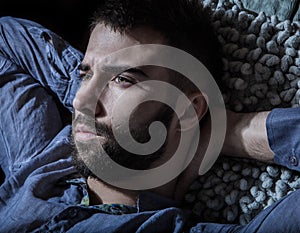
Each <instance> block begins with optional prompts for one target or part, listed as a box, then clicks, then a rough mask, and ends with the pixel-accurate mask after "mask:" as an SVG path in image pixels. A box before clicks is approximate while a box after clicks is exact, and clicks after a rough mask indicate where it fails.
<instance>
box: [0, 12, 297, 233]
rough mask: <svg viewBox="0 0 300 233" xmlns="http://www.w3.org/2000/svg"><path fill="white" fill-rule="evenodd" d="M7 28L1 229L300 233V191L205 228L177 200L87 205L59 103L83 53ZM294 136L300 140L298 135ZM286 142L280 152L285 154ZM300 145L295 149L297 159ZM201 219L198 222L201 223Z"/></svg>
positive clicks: (10, 24)
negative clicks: (243, 218)
mask: <svg viewBox="0 0 300 233" xmlns="http://www.w3.org/2000/svg"><path fill="white" fill-rule="evenodd" d="M0 28H1V30H0V58H1V59H0V64H1V65H0V68H1V69H0V70H1V75H0V89H1V92H0V93H1V98H0V101H1V104H0V114H1V115H0V119H1V120H0V133H1V134H0V147H1V151H0V153H1V154H0V159H1V168H2V169H3V170H4V171H5V174H6V179H5V182H4V184H3V185H2V186H1V187H0V232H3V233H4V232H105V233H107V232H130V233H132V232H189V231H190V232H233V231H236V232H254V231H255V232H273V231H271V229H274V227H275V229H276V230H278V232H296V230H299V229H300V226H299V224H300V223H299V221H298V218H297V216H299V214H300V209H295V208H293V207H294V206H295V205H296V206H297V204H298V203H299V204H300V198H299V197H300V196H299V192H298V191H296V192H294V193H292V194H291V195H289V196H287V197H286V198H284V199H282V200H281V201H279V202H277V203H276V204H274V205H272V206H271V207H269V208H268V209H266V210H265V211H263V212H262V213H261V214H260V215H258V216H257V217H256V218H255V219H254V220H253V221H252V222H250V223H249V224H248V225H246V226H238V225H229V224H228V225H224V224H214V223H200V219H194V218H193V216H192V215H191V212H190V211H188V210H184V209H181V208H178V207H179V206H178V203H176V202H174V201H172V200H170V199H166V198H163V197H161V196H158V195H155V194H153V193H148V192H141V193H140V195H139V198H138V202H137V212H136V213H130V214H121V215H114V214H109V213H107V211H106V210H101V209H99V208H94V207H93V206H88V205H80V204H81V203H82V198H83V197H84V195H85V194H86V192H85V191H83V189H84V188H85V186H80V185H79V186H78V185H77V184H74V183H73V184H72V182H71V183H70V182H69V183H68V182H66V181H67V180H69V181H70V178H71V177H72V176H73V175H74V174H76V171H75V169H74V167H73V166H72V163H71V153H72V147H71V145H70V140H69V137H70V132H71V127H70V125H69V124H67V125H64V124H63V122H62V120H61V113H60V111H59V109H58V108H57V107H56V106H57V104H58V103H59V102H62V104H63V105H64V106H65V107H66V108H68V109H69V110H71V103H72V98H73V97H74V95H75V93H76V91H77V89H78V86H79V79H78V72H77V70H76V67H77V66H78V64H79V62H80V60H81V59H82V54H80V53H79V52H78V51H76V50H75V49H73V48H72V47H70V46H69V45H68V44H67V43H66V42H64V41H63V40H61V39H60V38H59V37H57V36H56V35H55V34H53V33H51V32H49V31H48V30H46V29H44V28H42V27H41V26H40V25H37V24H35V23H33V22H30V21H25V20H21V19H14V18H9V17H7V18H2V19H0ZM62 55H63V56H62ZM298 115H299V114H295V115H294V117H296V118H297V117H298ZM294 120H295V121H294ZM270 122H271V121H270ZM273 122H277V121H273ZM293 122H297V119H290V120H289V121H288V122H287V124H291V125H293ZM268 127H269V128H272V130H273V131H275V133H276V124H273V123H272V122H271V123H270V125H269V126H268ZM277 133H278V132H277ZM294 133H295V134H296V135H299V132H297V131H295V132H294ZM275 135H276V134H275ZM296 135H289V134H286V137H287V138H288V140H291V141H294V142H296V141H297V138H296ZM293 136H294V137H293ZM281 144H282V143H278V145H275V147H276V148H277V149H278V148H280V147H281ZM298 146H299V145H298ZM298 146H297V144H295V147H294V149H295V154H297V155H299V148H298ZM275 147H274V148H273V149H274V150H277V149H276V148H275ZM283 156H285V155H284V154H283ZM282 161H283V162H284V161H285V160H284V159H283V160H282ZM282 165H287V164H282ZM75 183H76V182H75ZM282 216H286V222H284V221H279V220H281V219H282ZM195 220H197V221H198V222H199V223H198V224H197V225H196V223H195Z"/></svg>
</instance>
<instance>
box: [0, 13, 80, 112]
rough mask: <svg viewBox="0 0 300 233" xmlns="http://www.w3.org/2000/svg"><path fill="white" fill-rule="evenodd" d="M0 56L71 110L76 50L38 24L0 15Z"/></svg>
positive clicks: (75, 86) (76, 75)
mask: <svg viewBox="0 0 300 233" xmlns="http://www.w3.org/2000/svg"><path fill="white" fill-rule="evenodd" d="M0 55H1V56H2V57H3V58H5V59H6V60H9V61H10V62H11V63H13V64H14V65H16V66H18V67H19V68H20V69H21V70H22V71H23V72H24V73H26V74H28V75H30V76H31V77H32V78H34V79H35V80H37V81H38V82H39V83H40V84H41V85H42V86H43V87H45V88H46V89H47V90H48V91H49V92H51V93H52V94H53V95H54V96H56V97H57V98H58V100H59V102H60V103H62V104H63V106H64V107H66V108H67V109H69V110H70V111H71V112H72V111H73V107H72V102H73V98H74V97H75V94H76V92H77V90H78V88H79V86H80V78H79V72H78V69H77V68H78V65H79V64H80V62H81V60H82V58H83V54H82V53H81V52H80V51H78V50H77V49H75V48H74V47H72V46H70V44H69V43H67V42H66V41H64V40H63V39H62V38H61V37H59V36H58V35H57V34H55V33H54V32H52V31H51V30H48V29H46V28H44V27H43V26H42V25H40V24H38V23H35V22H33V21H30V20H26V19H20V18H14V17H9V16H6V17H2V18H0ZM1 76H3V74H1Z"/></svg>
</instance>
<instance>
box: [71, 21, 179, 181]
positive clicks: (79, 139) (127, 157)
mask: <svg viewBox="0 0 300 233" xmlns="http://www.w3.org/2000/svg"><path fill="white" fill-rule="evenodd" d="M165 43H166V41H165V39H164V37H163V36H162V35H161V34H159V33H158V32H156V31H154V30H151V29H148V28H138V29H135V30H132V31H130V32H128V33H124V34H120V33H119V32H114V31H113V30H111V28H109V27H105V26H104V25H102V24H98V25H97V26H96V27H95V29H94V30H93V32H92V34H91V37H90V41H89V44H88V48H87V51H86V54H85V57H84V60H83V62H82V64H83V67H84V69H83V70H81V74H82V75H83V76H86V77H88V78H84V79H83V81H82V86H81V88H80V89H79V91H78V93H77V95H76V97H75V99H74V102H73V105H74V108H75V115H74V121H73V137H74V142H75V146H76V149H77V152H79V153H80V154H83V155H84V157H85V158H84V161H90V162H91V163H92V161H93V159H94V158H95V156H98V157H99V156H101V155H99V151H98V150H96V149H95V148H96V147H97V146H96V145H99V144H101V146H102V147H103V149H104V150H105V151H106V152H107V154H108V155H109V156H110V157H111V158H112V159H113V160H115V161H116V162H118V163H119V164H121V165H123V166H126V167H129V168H133V169H146V168H148V167H149V166H150V165H151V163H152V162H153V161H155V160H157V159H158V158H160V157H162V154H165V153H169V152H171V151H173V150H174V148H171V147H174V146H171V147H170V144H169V143H168V140H170V134H171V135H172V133H171V132H172V119H173V115H174V114H172V111H171V109H170V108H168V107H167V106H166V105H164V104H162V103H159V102H154V101H146V102H145V100H146V99H147V97H148V94H149V93H150V92H153V91H154V90H151V86H146V87H144V86H142V85H139V84H140V83H142V81H148V80H159V81H168V80H170V72H169V70H167V69H165V68H162V67H154V66H143V67H135V68H134V69H127V70H125V71H123V72H121V73H120V74H119V75H114V76H112V77H111V78H110V79H109V81H108V82H107V83H105V84H104V87H103V89H101V90H100V89H99V87H98V86H99V85H98V83H99V80H101V78H102V76H101V72H97V70H98V69H99V68H100V69H101V67H98V66H99V64H100V63H101V61H102V60H103V59H104V58H105V57H106V56H107V55H110V54H111V53H113V52H116V51H118V50H120V49H123V48H127V47H130V46H133V45H139V44H165ZM137 56H138V55H137ZM126 91H129V92H131V94H133V95H134V101H136V102H137V103H142V104H140V105H138V107H137V108H135V109H134V111H133V112H128V108H127V107H126V102H124V103H122V104H121V109H118V110H119V111H121V112H125V114H128V115H130V121H129V128H130V133H131V135H132V136H133V138H134V139H135V140H136V141H137V142H139V143H145V142H147V141H149V139H150V137H149V133H148V127H149V125H150V124H151V123H152V122H153V121H160V122H163V123H164V124H165V126H166V127H167V129H168V138H167V140H166V142H165V144H164V145H163V146H162V147H161V148H160V149H159V150H157V151H156V152H154V153H151V154H149V155H146V156H141V155H135V154H134V153H130V152H128V151H127V150H125V149H123V148H122V146H120V145H119V144H118V142H117V141H116V139H115V137H114V135H113V127H114V126H113V124H112V120H113V119H114V118H115V116H114V114H115V111H114V108H115V107H116V104H117V102H118V101H122V98H120V97H121V96H122V95H123V94H124V93H125V92H126ZM166 95H167V93H166ZM118 108H120V105H118ZM127 112H128V113H127ZM124 123H126V122H117V124H124ZM173 128H174V127H173ZM115 130H116V131H117V132H118V133H119V134H124V135H126V134H128V132H123V131H122V130H119V131H118V129H115ZM173 130H175V129H173ZM173 132H174V131H173ZM79 153H77V155H76V156H75V157H76V158H75V160H76V161H77V162H78V164H77V165H78V166H79V168H83V170H85V171H88V170H89V169H87V167H86V166H85V165H84V163H83V162H82V158H80V156H79V155H78V154H79ZM85 175H91V174H90V173H89V172H88V173H87V174H85Z"/></svg>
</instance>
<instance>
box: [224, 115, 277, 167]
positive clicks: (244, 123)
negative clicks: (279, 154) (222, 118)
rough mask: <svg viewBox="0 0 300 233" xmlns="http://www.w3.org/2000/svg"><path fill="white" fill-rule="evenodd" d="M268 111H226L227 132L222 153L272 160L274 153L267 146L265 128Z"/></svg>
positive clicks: (264, 160)
mask: <svg viewBox="0 0 300 233" xmlns="http://www.w3.org/2000/svg"><path fill="white" fill-rule="evenodd" d="M269 113H270V112H268V111H265V112H255V113H233V112H231V111H227V132H226V138H225V142H224V146H223V149H222V154H225V155H229V156H237V157H244V158H252V159H256V160H259V161H263V162H273V161H274V153H273V151H272V150H271V148H270V146H269V143H268V135H267V129H266V119H267V116H268V114H269Z"/></svg>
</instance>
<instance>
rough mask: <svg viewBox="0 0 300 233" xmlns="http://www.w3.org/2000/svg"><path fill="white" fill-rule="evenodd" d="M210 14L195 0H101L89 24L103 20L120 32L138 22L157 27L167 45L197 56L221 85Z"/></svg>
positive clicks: (219, 58) (219, 52)
mask: <svg viewBox="0 0 300 233" xmlns="http://www.w3.org/2000/svg"><path fill="white" fill-rule="evenodd" d="M211 14H212V12H211V10H209V8H204V7H203V5H202V3H201V2H200V1H198V0H104V1H101V3H100V4H99V7H98V9H97V10H96V11H95V13H94V14H93V16H92V24H91V27H92V29H93V28H94V27H95V25H97V24H98V23H104V25H106V26H109V27H111V28H112V29H113V30H114V31H119V32H120V33H124V32H126V31H128V30H130V29H133V28H136V27H140V26H146V27H150V28H152V29H154V30H157V31H158V32H160V33H161V34H162V35H163V36H164V37H165V38H166V39H167V41H168V44H169V45H170V46H173V47H176V48H178V49H181V50H184V51H186V52H188V53H189V54H191V55H193V56H194V57H196V58H197V59H198V60H200V61H201V62H202V63H203V64H204V65H205V66H206V68H207V69H208V70H209V71H210V73H211V74H212V75H213V76H214V79H215V81H216V82H217V84H218V85H219V87H220V85H221V84H220V80H221V75H222V59H221V50H220V44H219V42H218V39H217V36H216V34H215V32H214V30H213V27H212V24H211V22H212V20H211ZM220 88H221V87H220Z"/></svg>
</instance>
